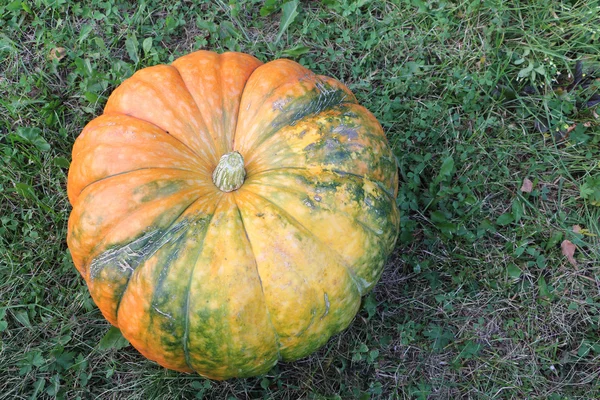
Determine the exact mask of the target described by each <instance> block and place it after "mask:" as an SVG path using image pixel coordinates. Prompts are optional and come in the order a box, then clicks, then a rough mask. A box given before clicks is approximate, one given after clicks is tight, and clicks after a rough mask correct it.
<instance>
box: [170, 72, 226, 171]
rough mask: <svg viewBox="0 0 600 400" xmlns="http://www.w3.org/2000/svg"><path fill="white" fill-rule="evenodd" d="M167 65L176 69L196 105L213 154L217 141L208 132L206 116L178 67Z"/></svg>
mask: <svg viewBox="0 0 600 400" xmlns="http://www.w3.org/2000/svg"><path fill="white" fill-rule="evenodd" d="M169 66H170V67H171V68H173V69H174V70H175V71H177V75H179V78H181V82H183V86H184V87H185V90H187V92H188V93H189V94H190V97H191V98H192V100H193V101H194V107H196V110H197V111H198V115H199V116H200V119H202V123H204V126H205V127H206V132H207V136H209V137H210V140H211V142H212V148H213V150H214V151H215V154H216V152H217V143H216V142H215V138H213V135H211V134H210V129H209V127H208V123H207V122H206V121H207V119H206V117H205V116H204V114H202V111H201V110H200V106H198V103H197V102H196V99H195V98H194V96H193V95H192V92H191V91H190V88H189V87H188V85H187V83H186V82H185V80H184V79H183V75H181V72H180V71H179V69H177V67H176V66H174V65H169ZM190 150H191V149H190ZM192 151H193V150H192ZM194 154H196V156H198V157H200V155H199V154H198V153H196V152H195V151H194ZM218 158H219V155H217V162H218Z"/></svg>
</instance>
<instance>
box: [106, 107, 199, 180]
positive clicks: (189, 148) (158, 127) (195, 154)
mask: <svg viewBox="0 0 600 400" xmlns="http://www.w3.org/2000/svg"><path fill="white" fill-rule="evenodd" d="M102 115H108V116H110V115H125V116H128V117H130V118H134V119H136V120H138V121H142V122H144V123H147V124H150V125H152V126H154V127H156V128H157V129H160V130H161V131H163V132H164V133H165V134H166V135H169V136H170V137H172V138H173V139H175V140H177V141H178V142H179V143H181V144H182V146H184V147H185V148H186V149H188V150H189V151H191V152H192V154H193V155H194V156H195V157H197V158H198V159H199V160H200V161H203V159H202V157H201V156H200V155H199V154H198V153H197V152H196V151H195V150H194V149H192V148H191V147H190V146H188V145H187V144H185V142H184V141H182V140H181V139H179V138H178V137H177V136H174V135H172V134H171V133H170V132H169V131H167V130H166V129H163V128H161V127H160V126H158V125H156V124H155V123H154V122H152V121H148V120H145V119H142V118H138V117H136V116H135V115H130V114H121V113H117V112H114V111H113V112H110V113H105V114H102ZM207 171H208V169H207Z"/></svg>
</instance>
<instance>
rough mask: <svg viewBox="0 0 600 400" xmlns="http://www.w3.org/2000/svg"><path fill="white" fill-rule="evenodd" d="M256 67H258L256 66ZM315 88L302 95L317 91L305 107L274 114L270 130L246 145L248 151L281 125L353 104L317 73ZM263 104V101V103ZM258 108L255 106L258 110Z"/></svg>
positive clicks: (271, 134)
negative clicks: (288, 112)
mask: <svg viewBox="0 0 600 400" xmlns="http://www.w3.org/2000/svg"><path fill="white" fill-rule="evenodd" d="M257 69H258V68H257ZM315 77H316V78H315V89H314V90H311V91H309V92H307V93H306V94H305V95H304V96H309V95H310V94H311V93H312V92H314V91H317V92H318V94H317V95H316V97H315V98H314V99H311V100H310V101H309V102H308V103H307V104H306V107H303V108H301V109H300V110H298V111H296V112H294V113H293V114H292V115H285V114H283V115H282V114H280V115H278V116H276V117H275V118H274V119H273V121H272V122H271V124H270V125H271V127H272V130H271V131H270V132H269V133H268V134H263V135H261V136H260V137H259V138H258V139H257V140H256V141H255V142H254V143H253V144H252V145H251V146H249V147H248V149H247V151H248V152H255V151H256V150H257V149H258V148H260V147H261V146H262V144H263V143H264V142H266V141H267V140H268V139H269V138H271V137H273V136H275V135H276V134H277V132H279V131H280V130H281V129H282V128H283V127H285V126H287V125H295V124H296V122H298V121H300V120H302V119H304V118H306V117H308V116H317V115H320V114H322V113H323V112H325V111H327V110H330V109H332V108H334V107H337V106H340V105H343V104H347V103H350V104H355V103H356V102H355V101H353V99H352V98H349V97H348V94H347V93H346V92H345V91H344V90H342V89H341V88H334V87H333V86H331V85H329V84H327V83H325V82H324V81H323V80H321V79H320V78H319V77H318V75H315ZM286 83H288V84H296V85H298V84H301V83H300V82H295V81H291V82H286ZM284 85H285V83H284V84H283V85H280V86H278V87H277V88H275V89H273V91H275V90H277V89H278V88H279V87H281V86H284ZM300 99H301V98H295V99H293V100H292V101H291V102H290V103H288V104H286V105H285V107H288V108H289V107H292V106H294V105H295V104H297V103H299V102H300V101H301V100H300ZM263 104H264V103H263ZM259 109H260V108H257V110H259Z"/></svg>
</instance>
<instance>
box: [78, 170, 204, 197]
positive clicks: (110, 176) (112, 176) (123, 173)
mask: <svg viewBox="0 0 600 400" xmlns="http://www.w3.org/2000/svg"><path fill="white" fill-rule="evenodd" d="M149 169H158V170H170V171H185V172H191V173H192V174H194V173H198V171H192V170H190V169H185V168H168V167H142V168H136V169H130V170H129V171H123V172H119V173H117V174H113V175H109V176H105V177H104V178H100V179H97V180H95V181H93V182H90V183H88V184H87V185H85V186H84V187H82V188H81V191H80V192H79V193H78V194H77V196H81V193H83V191H84V190H85V189H87V188H88V187H90V186H92V185H94V184H96V183H98V182H102V181H104V180H106V179H110V178H114V177H115V176H122V175H127V174H129V173H132V172H138V171H145V170H149Z"/></svg>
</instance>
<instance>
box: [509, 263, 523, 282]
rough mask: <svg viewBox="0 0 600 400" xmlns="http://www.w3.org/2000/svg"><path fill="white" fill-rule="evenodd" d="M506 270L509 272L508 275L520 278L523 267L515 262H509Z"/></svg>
mask: <svg viewBox="0 0 600 400" xmlns="http://www.w3.org/2000/svg"><path fill="white" fill-rule="evenodd" d="M506 272H507V273H508V276H509V277H511V278H513V279H519V277H520V276H521V269H520V268H519V267H517V266H516V265H515V264H509V265H508V267H506Z"/></svg>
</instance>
